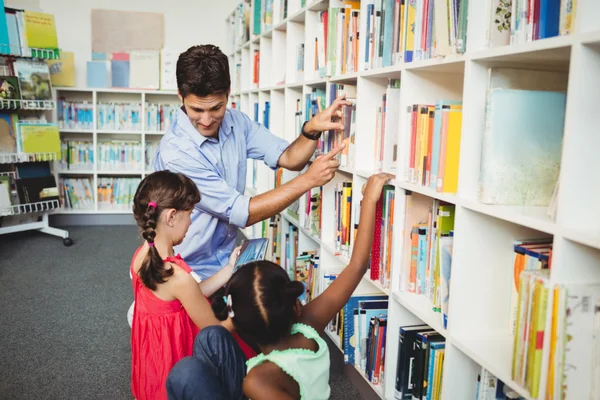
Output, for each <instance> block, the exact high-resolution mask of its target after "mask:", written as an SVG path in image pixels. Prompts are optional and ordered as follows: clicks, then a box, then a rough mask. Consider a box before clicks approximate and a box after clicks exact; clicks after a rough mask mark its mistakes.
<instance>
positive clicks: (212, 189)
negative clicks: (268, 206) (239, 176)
mask: <svg viewBox="0 0 600 400" xmlns="http://www.w3.org/2000/svg"><path fill="white" fill-rule="evenodd" d="M167 167H168V169H169V170H171V171H173V172H181V173H182V174H184V175H186V176H187V177H188V178H190V179H192V180H193V181H194V183H195V184H196V186H198V189H199V190H200V203H199V204H198V207H199V208H200V209H201V210H202V211H204V212H206V213H208V214H211V215H213V216H215V217H217V218H219V219H221V220H223V221H226V222H228V223H229V224H231V225H235V226H237V227H240V228H245V227H246V223H247V222H248V215H249V205H250V198H249V197H247V196H244V195H243V194H241V193H239V192H238V191H237V190H235V189H234V188H232V187H231V186H229V185H228V184H227V182H225V180H224V179H222V178H221V177H220V176H219V175H218V174H217V173H216V172H214V171H211V170H210V169H208V168H205V167H203V166H201V165H198V161H197V160H191V159H188V158H187V157H185V156H184V157H180V158H179V159H177V160H172V161H170V162H168V163H167Z"/></svg>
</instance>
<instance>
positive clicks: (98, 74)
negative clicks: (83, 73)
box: [87, 61, 109, 88]
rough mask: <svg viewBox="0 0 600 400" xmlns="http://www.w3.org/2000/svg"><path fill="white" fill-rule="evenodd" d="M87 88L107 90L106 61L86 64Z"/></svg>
mask: <svg viewBox="0 0 600 400" xmlns="http://www.w3.org/2000/svg"><path fill="white" fill-rule="evenodd" d="M87 87H89V88H107V87H109V84H108V64H107V62H106V61H88V62H87Z"/></svg>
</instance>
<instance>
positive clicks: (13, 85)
mask: <svg viewBox="0 0 600 400" xmlns="http://www.w3.org/2000/svg"><path fill="white" fill-rule="evenodd" d="M0 100H21V91H20V90H19V80H18V79H17V77H16V76H0Z"/></svg>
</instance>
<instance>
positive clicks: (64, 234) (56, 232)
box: [39, 213, 73, 246]
mask: <svg viewBox="0 0 600 400" xmlns="http://www.w3.org/2000/svg"><path fill="white" fill-rule="evenodd" d="M42 224H43V227H42V228H40V229H39V230H40V232H43V233H47V234H48V235H53V236H58V237H61V238H63V243H64V245H65V246H70V245H72V244H73V240H71V238H69V231H66V230H64V229H58V228H53V227H51V226H50V223H49V218H48V213H44V214H43V215H42Z"/></svg>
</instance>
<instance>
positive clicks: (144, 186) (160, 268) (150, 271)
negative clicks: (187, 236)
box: [133, 170, 200, 290]
mask: <svg viewBox="0 0 600 400" xmlns="http://www.w3.org/2000/svg"><path fill="white" fill-rule="evenodd" d="M199 201H200V192H199V191H198V187H197V186H196V185H195V184H194V182H193V181H192V180H191V179H190V178H188V177H186V176H185V175H182V174H176V173H174V172H170V171H167V170H164V171H156V172H153V173H151V174H150V175H148V176H147V177H145V178H144V179H143V180H142V182H141V183H140V185H139V186H138V188H137V191H136V193H135V196H134V198H133V215H134V217H135V220H136V221H137V223H138V226H139V227H140V228H141V230H142V236H143V237H144V240H146V241H147V242H148V245H149V247H150V248H149V249H148V254H147V255H146V257H145V258H144V261H142V266H141V267H140V269H139V271H138V276H139V277H140V280H141V281H142V282H143V283H144V285H145V286H146V287H147V288H149V289H151V290H156V286H157V285H158V284H160V283H163V282H165V280H166V279H167V278H168V277H170V276H171V275H173V272H174V271H173V269H172V268H165V263H164V261H163V258H162V257H161V255H160V254H159V253H158V250H157V249H156V247H155V246H154V239H155V238H156V226H157V224H158V221H159V219H160V217H161V213H162V212H163V211H168V210H170V209H173V210H176V211H189V210H192V209H193V208H194V206H195V205H196V204H198V202H199Z"/></svg>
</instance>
